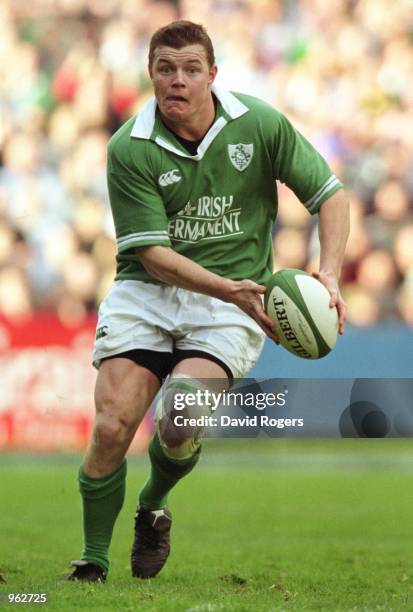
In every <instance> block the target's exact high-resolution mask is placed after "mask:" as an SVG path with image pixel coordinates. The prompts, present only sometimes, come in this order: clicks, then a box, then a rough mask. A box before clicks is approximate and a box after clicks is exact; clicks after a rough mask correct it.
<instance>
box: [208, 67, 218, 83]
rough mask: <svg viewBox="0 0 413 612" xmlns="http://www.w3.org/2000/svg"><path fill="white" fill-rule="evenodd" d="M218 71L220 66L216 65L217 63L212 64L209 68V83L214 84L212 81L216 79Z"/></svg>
mask: <svg viewBox="0 0 413 612" xmlns="http://www.w3.org/2000/svg"><path fill="white" fill-rule="evenodd" d="M217 72H218V66H216V65H215V64H214V65H213V66H211V68H210V69H209V84H210V85H212V83H213V82H214V81H215V77H216V76H217Z"/></svg>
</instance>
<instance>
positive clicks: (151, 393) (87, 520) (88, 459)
mask: <svg viewBox="0 0 413 612" xmlns="http://www.w3.org/2000/svg"><path fill="white" fill-rule="evenodd" d="M159 387H160V380H159V378H158V376H156V375H155V374H154V373H153V372H151V371H150V370H148V369H147V368H146V367H143V366H142V365H139V364H138V363H135V362H134V361H133V360H132V359H130V358H122V357H115V358H111V359H106V360H104V361H103V362H102V364H101V366H100V369H99V374H98V378H97V383H96V390H95V402H96V416H95V422H94V426H93V432H92V436H91V439H90V443H89V446H88V449H87V451H86V455H85V459H84V462H83V465H82V466H81V468H80V470H79V488H80V492H81V496H82V501H83V528H84V550H83V554H82V558H81V561H80V562H74V564H75V565H76V569H75V571H74V572H73V574H72V575H71V579H74V580H76V579H80V580H82V579H83V580H91V581H95V580H104V579H105V576H106V573H107V571H108V568H109V560H108V550H109V545H110V541H111V537H112V532H113V527H114V524H115V521H116V518H117V516H118V514H119V512H120V510H121V507H122V504H123V500H124V495H125V477H126V460H125V458H124V457H125V453H126V451H127V449H128V447H129V445H130V443H131V441H132V439H133V436H134V434H135V432H136V430H137V427H138V426H139V424H140V422H141V421H142V419H143V417H144V415H145V412H146V411H147V409H148V407H149V406H150V404H151V402H152V401H153V398H154V397H155V395H156V393H157V391H158V390H159Z"/></svg>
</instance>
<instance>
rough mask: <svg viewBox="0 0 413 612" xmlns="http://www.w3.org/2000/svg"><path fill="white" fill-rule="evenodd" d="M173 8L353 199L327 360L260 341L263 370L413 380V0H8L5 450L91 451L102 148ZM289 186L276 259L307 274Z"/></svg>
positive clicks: (4, 63) (106, 248) (239, 86)
mask: <svg viewBox="0 0 413 612" xmlns="http://www.w3.org/2000/svg"><path fill="white" fill-rule="evenodd" d="M179 17H183V18H189V19H191V20H193V21H197V22H201V23H203V24H204V25H206V27H207V28H208V31H209V33H210V35H211V38H212V39H213V42H214V45H215V49H216V57H217V63H218V66H219V76H218V79H219V81H220V82H221V83H222V84H224V85H225V86H227V87H229V88H232V89H234V90H239V91H244V92H247V93H253V94H254V95H257V96H259V97H262V98H264V99H266V100H267V101H269V102H270V103H272V104H273V105H274V106H276V107H277V108H278V109H280V110H281V111H283V112H284V113H285V114H287V116H288V117H289V118H290V119H291V120H292V122H293V123H294V124H295V125H296V126H297V127H298V128H299V129H300V130H301V131H302V132H303V133H304V134H305V135H306V136H307V138H309V139H310V140H311V141H312V142H313V143H314V144H315V146H316V147H317V148H318V149H319V150H320V151H321V152H322V153H323V154H324V155H325V157H326V158H327V159H328V161H329V163H330V164H331V166H332V167H333V169H334V171H335V172H336V174H337V175H338V176H339V177H340V178H341V179H342V180H343V182H344V183H345V185H346V187H347V189H348V193H349V197H350V203H351V215H352V221H351V235H350V240H349V245H348V249H347V255H346V260H345V264H344V270H343V278H342V287H343V294H344V297H345V299H346V301H347V305H348V323H349V325H348V332H347V334H346V335H345V337H344V338H342V339H340V341H339V344H338V346H337V348H336V350H335V351H334V353H333V354H332V355H331V356H330V357H327V358H326V359H325V360H323V361H321V362H319V363H318V362H317V363H303V362H302V361H301V360H298V359H294V358H293V357H290V356H289V355H288V354H287V353H286V352H285V351H281V349H277V348H276V347H273V346H270V345H269V344H268V345H267V346H266V348H265V352H264V356H263V358H262V359H261V360H260V362H259V364H258V365H257V367H256V368H255V369H254V371H253V375H254V376H256V377H258V378H259V377H260V376H273V377H276V376H289V377H294V376H312V377H316V378H322V377H323V376H331V377H335V376H336V377H343V376H344V377H346V376H348V377H358V376H365V377H383V376H388V377H398V376H402V377H408V378H411V377H412V363H413V359H412V356H413V355H412V327H413V206H412V201H413V81H412V78H411V75H412V74H413V52H412V40H413V37H412V32H413V11H412V5H411V1H410V0H398V2H391V1H390V0H359V1H357V0H334V1H331V0H284V1H281V0H280V1H277V0H254V1H253V0H204V1H203V2H195V1H193V0H181V1H176V2H166V1H150V0H104V1H101V0H31V2H30V3H26V2H20V1H18V2H15V1H12V0H3V1H2V2H1V3H0V371H1V394H0V448H1V449H5V450H8V449H24V450H71V449H76V450H80V449H81V448H82V447H83V446H84V443H85V440H86V438H87V434H88V431H89V428H90V421H91V418H92V415H93V406H92V397H93V383H94V378H95V372H94V370H93V368H92V367H91V365H90V352H91V345H92V342H93V335H94V322H95V316H96V309H97V306H98V304H99V302H100V301H101V299H102V297H103V296H104V294H105V292H106V291H107V289H108V287H109V285H110V283H111V281H112V278H113V274H114V256H115V244H114V240H113V236H114V233H113V226H112V221H111V217H110V210H109V204H108V198H107V192H106V184H105V157H106V143H107V140H108V138H109V137H110V135H111V134H112V133H113V132H114V131H115V130H116V129H117V128H118V127H119V126H120V124H121V123H122V122H123V121H124V120H125V119H126V118H128V117H129V116H131V115H132V114H133V113H135V112H136V111H137V110H138V109H139V108H140V107H141V106H142V104H143V103H144V102H145V100H146V99H147V98H148V96H150V95H151V88H150V82H149V80H148V77H147V73H146V62H147V47H148V42H149V38H150V35H151V33H152V32H153V31H154V30H155V29H156V28H157V27H159V26H161V25H164V24H165V23H167V22H169V21H171V20H173V19H176V18H179ZM279 196H280V208H279V215H278V220H277V225H276V228H275V231H274V248H275V253H276V265H277V268H283V267H297V268H304V269H307V270H310V271H311V270H313V269H314V268H315V267H316V265H317V257H318V246H317V245H318V243H317V238H316V231H315V228H314V220H312V219H310V217H309V216H308V214H307V212H306V211H305V210H304V209H303V207H301V206H300V204H299V203H298V202H297V200H296V198H295V196H294V195H293V194H292V193H291V192H290V191H289V190H288V189H286V188H285V187H284V186H280V188H279ZM149 429H150V424H149V422H146V423H145V424H144V425H143V427H142V428H141V430H140V434H139V435H138V436H137V438H136V439H135V442H134V450H136V451H139V450H140V449H141V448H142V447H143V446H144V445H145V442H146V438H147V435H148V432H149Z"/></svg>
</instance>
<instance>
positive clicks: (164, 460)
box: [131, 351, 231, 578]
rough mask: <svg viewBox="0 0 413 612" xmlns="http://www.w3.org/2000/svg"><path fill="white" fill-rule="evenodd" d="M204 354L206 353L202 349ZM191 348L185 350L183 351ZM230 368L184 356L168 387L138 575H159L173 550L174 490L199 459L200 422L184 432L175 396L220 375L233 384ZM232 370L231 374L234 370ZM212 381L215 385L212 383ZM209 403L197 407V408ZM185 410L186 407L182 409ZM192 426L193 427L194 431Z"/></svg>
mask: <svg viewBox="0 0 413 612" xmlns="http://www.w3.org/2000/svg"><path fill="white" fill-rule="evenodd" d="M199 354H202V353H201V352H200V351H199ZM183 355H185V352H184V351H182V352H181V356H182V357H183ZM227 370H228V368H226V366H225V365H224V364H222V363H220V362H219V360H217V359H214V358H213V357H211V358H209V356H208V355H205V356H203V357H191V358H187V359H182V361H179V362H178V363H177V364H176V366H175V367H174V368H173V370H172V372H171V377H170V379H169V380H168V381H167V382H166V383H165V386H164V388H163V389H162V393H161V397H160V399H159V401H158V405H157V411H156V419H155V420H156V432H155V435H154V437H153V438H152V441H151V443H150V445H149V456H150V460H151V473H150V476H149V478H148V480H147V482H146V483H145V485H144V487H143V489H142V491H141V492H140V495H139V506H138V510H137V513H136V520H135V539H134V543H133V547H132V556H131V566H132V575H133V576H136V577H139V578H149V577H152V576H155V575H156V574H157V573H158V572H159V571H160V570H161V568H162V567H163V565H164V564H165V562H166V560H167V557H168V555H169V549H170V545H169V531H170V527H171V514H170V512H169V510H168V509H167V508H166V505H167V498H168V493H169V492H170V490H171V489H172V488H173V487H174V486H175V485H176V484H177V482H178V481H179V480H181V478H183V477H184V476H186V475H187V474H189V472H191V471H192V469H193V468H194V467H195V465H196V464H197V462H198V459H199V455H200V449H201V438H200V436H199V431H194V428H189V429H188V428H184V429H185V431H184V432H182V433H181V432H179V431H177V428H174V416H175V414H176V413H177V412H176V411H175V409H174V397H175V394H177V393H179V394H180V395H181V396H182V395H185V394H186V393H191V394H194V395H196V394H197V392H198V390H200V391H201V392H202V391H204V390H205V389H206V386H205V382H203V381H202V380H201V379H204V380H205V379H209V380H211V381H212V380H213V381H214V389H213V390H214V391H223V390H224V389H227V388H228V374H227ZM230 375H231V374H230ZM208 386H209V385H208ZM201 410H204V411H205V410H207V411H208V412H209V409H208V406H205V405H203V406H197V407H195V413H194V414H196V413H198V415H199V414H200V411H201ZM181 414H182V412H181ZM191 430H192V431H191Z"/></svg>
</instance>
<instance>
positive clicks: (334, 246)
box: [313, 189, 350, 334]
mask: <svg viewBox="0 0 413 612" xmlns="http://www.w3.org/2000/svg"><path fill="white" fill-rule="evenodd" d="M349 231H350V214H349V205H348V200H347V198H346V196H345V193H344V191H343V189H340V190H339V191H336V193H334V194H333V195H332V196H330V197H329V198H327V200H325V201H324V202H323V204H322V205H321V207H320V209H319V211H318V233H319V237H320V269H319V272H315V273H314V274H313V276H314V277H315V278H317V279H318V280H319V281H320V282H322V283H323V285H325V286H326V287H327V289H328V291H329V292H330V295H331V301H330V306H331V307H332V308H333V307H335V308H337V312H338V317H339V333H340V334H342V333H344V321H345V318H346V306H345V303H344V301H343V298H342V297H341V294H340V289H339V286H338V281H339V278H340V273H341V266H342V264H343V258H344V251H345V248H346V243H347V239H348V235H349Z"/></svg>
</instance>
